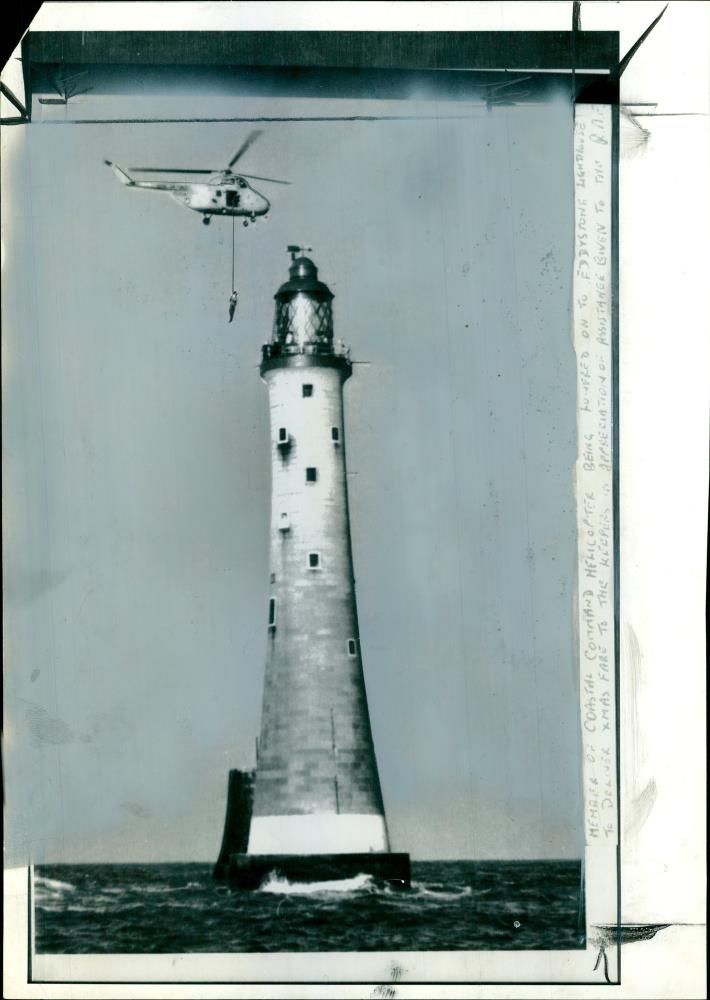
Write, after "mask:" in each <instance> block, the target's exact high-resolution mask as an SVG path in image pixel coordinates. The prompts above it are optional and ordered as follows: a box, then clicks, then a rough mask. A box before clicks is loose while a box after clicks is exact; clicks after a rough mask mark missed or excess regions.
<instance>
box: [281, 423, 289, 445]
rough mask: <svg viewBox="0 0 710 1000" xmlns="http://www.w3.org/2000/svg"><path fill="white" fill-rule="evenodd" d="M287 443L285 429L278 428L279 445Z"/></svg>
mask: <svg viewBox="0 0 710 1000" xmlns="http://www.w3.org/2000/svg"><path fill="white" fill-rule="evenodd" d="M287 441H288V431H287V430H286V428H285V427H279V444H286V442H287Z"/></svg>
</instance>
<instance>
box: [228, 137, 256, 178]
mask: <svg viewBox="0 0 710 1000" xmlns="http://www.w3.org/2000/svg"><path fill="white" fill-rule="evenodd" d="M260 135H261V129H258V128H257V129H254V131H253V132H250V133H249V135H248V136H247V137H246V139H245V140H244V142H243V143H242V144H241V146H240V147H239V149H238V150H237V151H236V153H235V154H234V156H233V157H232V159H231V160H230V161H229V163H228V165H227V169H230V168H231V167H233V166H234V164H235V163H236V162H237V160H238V159H240V157H242V156H244V154H245V153H246V151H247V150H248V149H249V147H250V146H251V144H252V143H253V142H254V140H255V139H258V138H259V136H260Z"/></svg>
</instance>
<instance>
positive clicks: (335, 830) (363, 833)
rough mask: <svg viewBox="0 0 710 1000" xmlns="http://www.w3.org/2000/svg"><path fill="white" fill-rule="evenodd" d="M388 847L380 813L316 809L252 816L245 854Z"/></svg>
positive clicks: (347, 851) (342, 851)
mask: <svg viewBox="0 0 710 1000" xmlns="http://www.w3.org/2000/svg"><path fill="white" fill-rule="evenodd" d="M368 851H389V843H388V840H387V829H386V827H385V820H384V817H383V816H377V815H371V814H361V813H358V814H355V813H340V814H336V813H319V814H314V815H307V816H304V815H295V816H253V817H252V821H251V829H250V831H249V847H248V848H247V853H248V854H362V853H367V852H368Z"/></svg>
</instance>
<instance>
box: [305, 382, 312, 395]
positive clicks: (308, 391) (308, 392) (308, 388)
mask: <svg viewBox="0 0 710 1000" xmlns="http://www.w3.org/2000/svg"><path fill="white" fill-rule="evenodd" d="M303 395H304V396H312V395H313V386H312V385H309V384H308V383H307V382H306V383H305V384H304V386H303Z"/></svg>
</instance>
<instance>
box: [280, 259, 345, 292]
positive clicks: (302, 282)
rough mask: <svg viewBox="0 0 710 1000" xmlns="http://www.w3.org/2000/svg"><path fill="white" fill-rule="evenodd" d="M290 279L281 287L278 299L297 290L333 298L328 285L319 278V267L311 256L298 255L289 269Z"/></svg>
mask: <svg viewBox="0 0 710 1000" xmlns="http://www.w3.org/2000/svg"><path fill="white" fill-rule="evenodd" d="M288 274H289V280H288V281H287V282H285V283H284V284H283V285H281V287H280V288H279V290H278V292H277V293H276V295H275V296H274V298H276V299H282V298H289V297H290V296H291V295H294V294H295V293H296V292H304V293H307V294H309V295H313V296H314V297H315V298H318V299H329V300H330V299H332V298H333V293H332V292H331V290H330V289H329V288H328V286H327V285H326V284H325V283H324V282H322V281H319V280H318V268H317V267H316V265H315V264H314V263H313V261H312V260H311V258H310V257H296V258H294V260H293V261H292V263H291V266H290V267H289V269H288Z"/></svg>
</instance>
